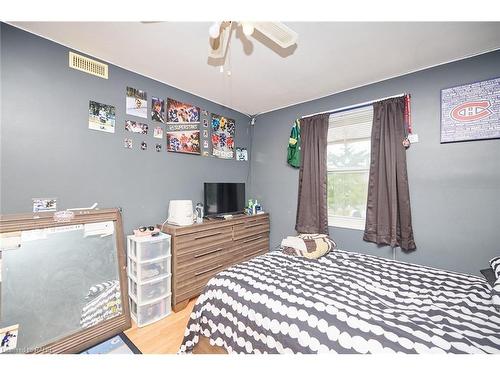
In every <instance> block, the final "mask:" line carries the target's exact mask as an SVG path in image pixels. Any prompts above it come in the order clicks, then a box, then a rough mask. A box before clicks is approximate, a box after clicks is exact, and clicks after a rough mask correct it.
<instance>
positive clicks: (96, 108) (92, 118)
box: [89, 100, 116, 133]
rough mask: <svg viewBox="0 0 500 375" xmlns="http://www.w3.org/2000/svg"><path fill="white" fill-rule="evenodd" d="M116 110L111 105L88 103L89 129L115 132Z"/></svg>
mask: <svg viewBox="0 0 500 375" xmlns="http://www.w3.org/2000/svg"><path fill="white" fill-rule="evenodd" d="M115 115H116V109H115V107H114V106H112V105H108V104H102V103H98V102H94V101H92V100H91V101H89V129H92V130H98V131H101V132H106V133H114V132H115Z"/></svg>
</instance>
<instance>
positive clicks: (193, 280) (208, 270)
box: [175, 260, 228, 302]
mask: <svg viewBox="0 0 500 375" xmlns="http://www.w3.org/2000/svg"><path fill="white" fill-rule="evenodd" d="M227 267H228V264H227V263H226V262H224V261H222V260H219V261H217V262H214V263H211V264H205V266H204V267H203V268H202V269H198V270H192V271H190V272H188V273H185V274H184V275H182V276H179V277H178V278H177V280H176V288H175V290H176V293H175V300H176V301H175V302H178V301H182V300H185V299H187V298H191V297H194V296H197V295H199V294H200V292H201V291H202V290H203V288H204V287H205V286H206V285H207V283H208V280H210V279H211V278H212V277H213V276H214V275H215V274H217V273H218V272H220V271H223V270H224V269H225V268H227Z"/></svg>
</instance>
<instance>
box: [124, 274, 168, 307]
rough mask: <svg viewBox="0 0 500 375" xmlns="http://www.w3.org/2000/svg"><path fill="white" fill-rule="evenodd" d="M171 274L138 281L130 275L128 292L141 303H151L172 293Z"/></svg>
mask: <svg viewBox="0 0 500 375" xmlns="http://www.w3.org/2000/svg"><path fill="white" fill-rule="evenodd" d="M170 280H171V275H170V274H167V275H163V276H160V277H157V278H155V279H152V280H150V281H147V282H145V283H138V282H137V280H136V279H135V278H134V277H133V276H130V275H129V277H128V292H129V295H130V297H132V298H133V299H135V300H136V301H139V302H141V303H149V302H151V301H153V300H156V299H158V298H162V297H166V296H167V295H168V294H169V293H170V289H171V288H170Z"/></svg>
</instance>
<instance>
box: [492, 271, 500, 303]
mask: <svg viewBox="0 0 500 375" xmlns="http://www.w3.org/2000/svg"><path fill="white" fill-rule="evenodd" d="M491 302H492V303H493V306H494V307H495V309H497V310H498V311H500V278H498V279H497V281H496V282H495V285H493V289H491Z"/></svg>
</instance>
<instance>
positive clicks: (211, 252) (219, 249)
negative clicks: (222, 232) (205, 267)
mask: <svg viewBox="0 0 500 375" xmlns="http://www.w3.org/2000/svg"><path fill="white" fill-rule="evenodd" d="M222 249H223V248H222V247H219V248H218V249H215V250H212V251H207V252H206V253H203V254H198V255H195V256H194V257H195V259H196V258H201V257H204V256H205V255H209V254H213V253H216V252H218V251H221V250H222Z"/></svg>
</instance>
